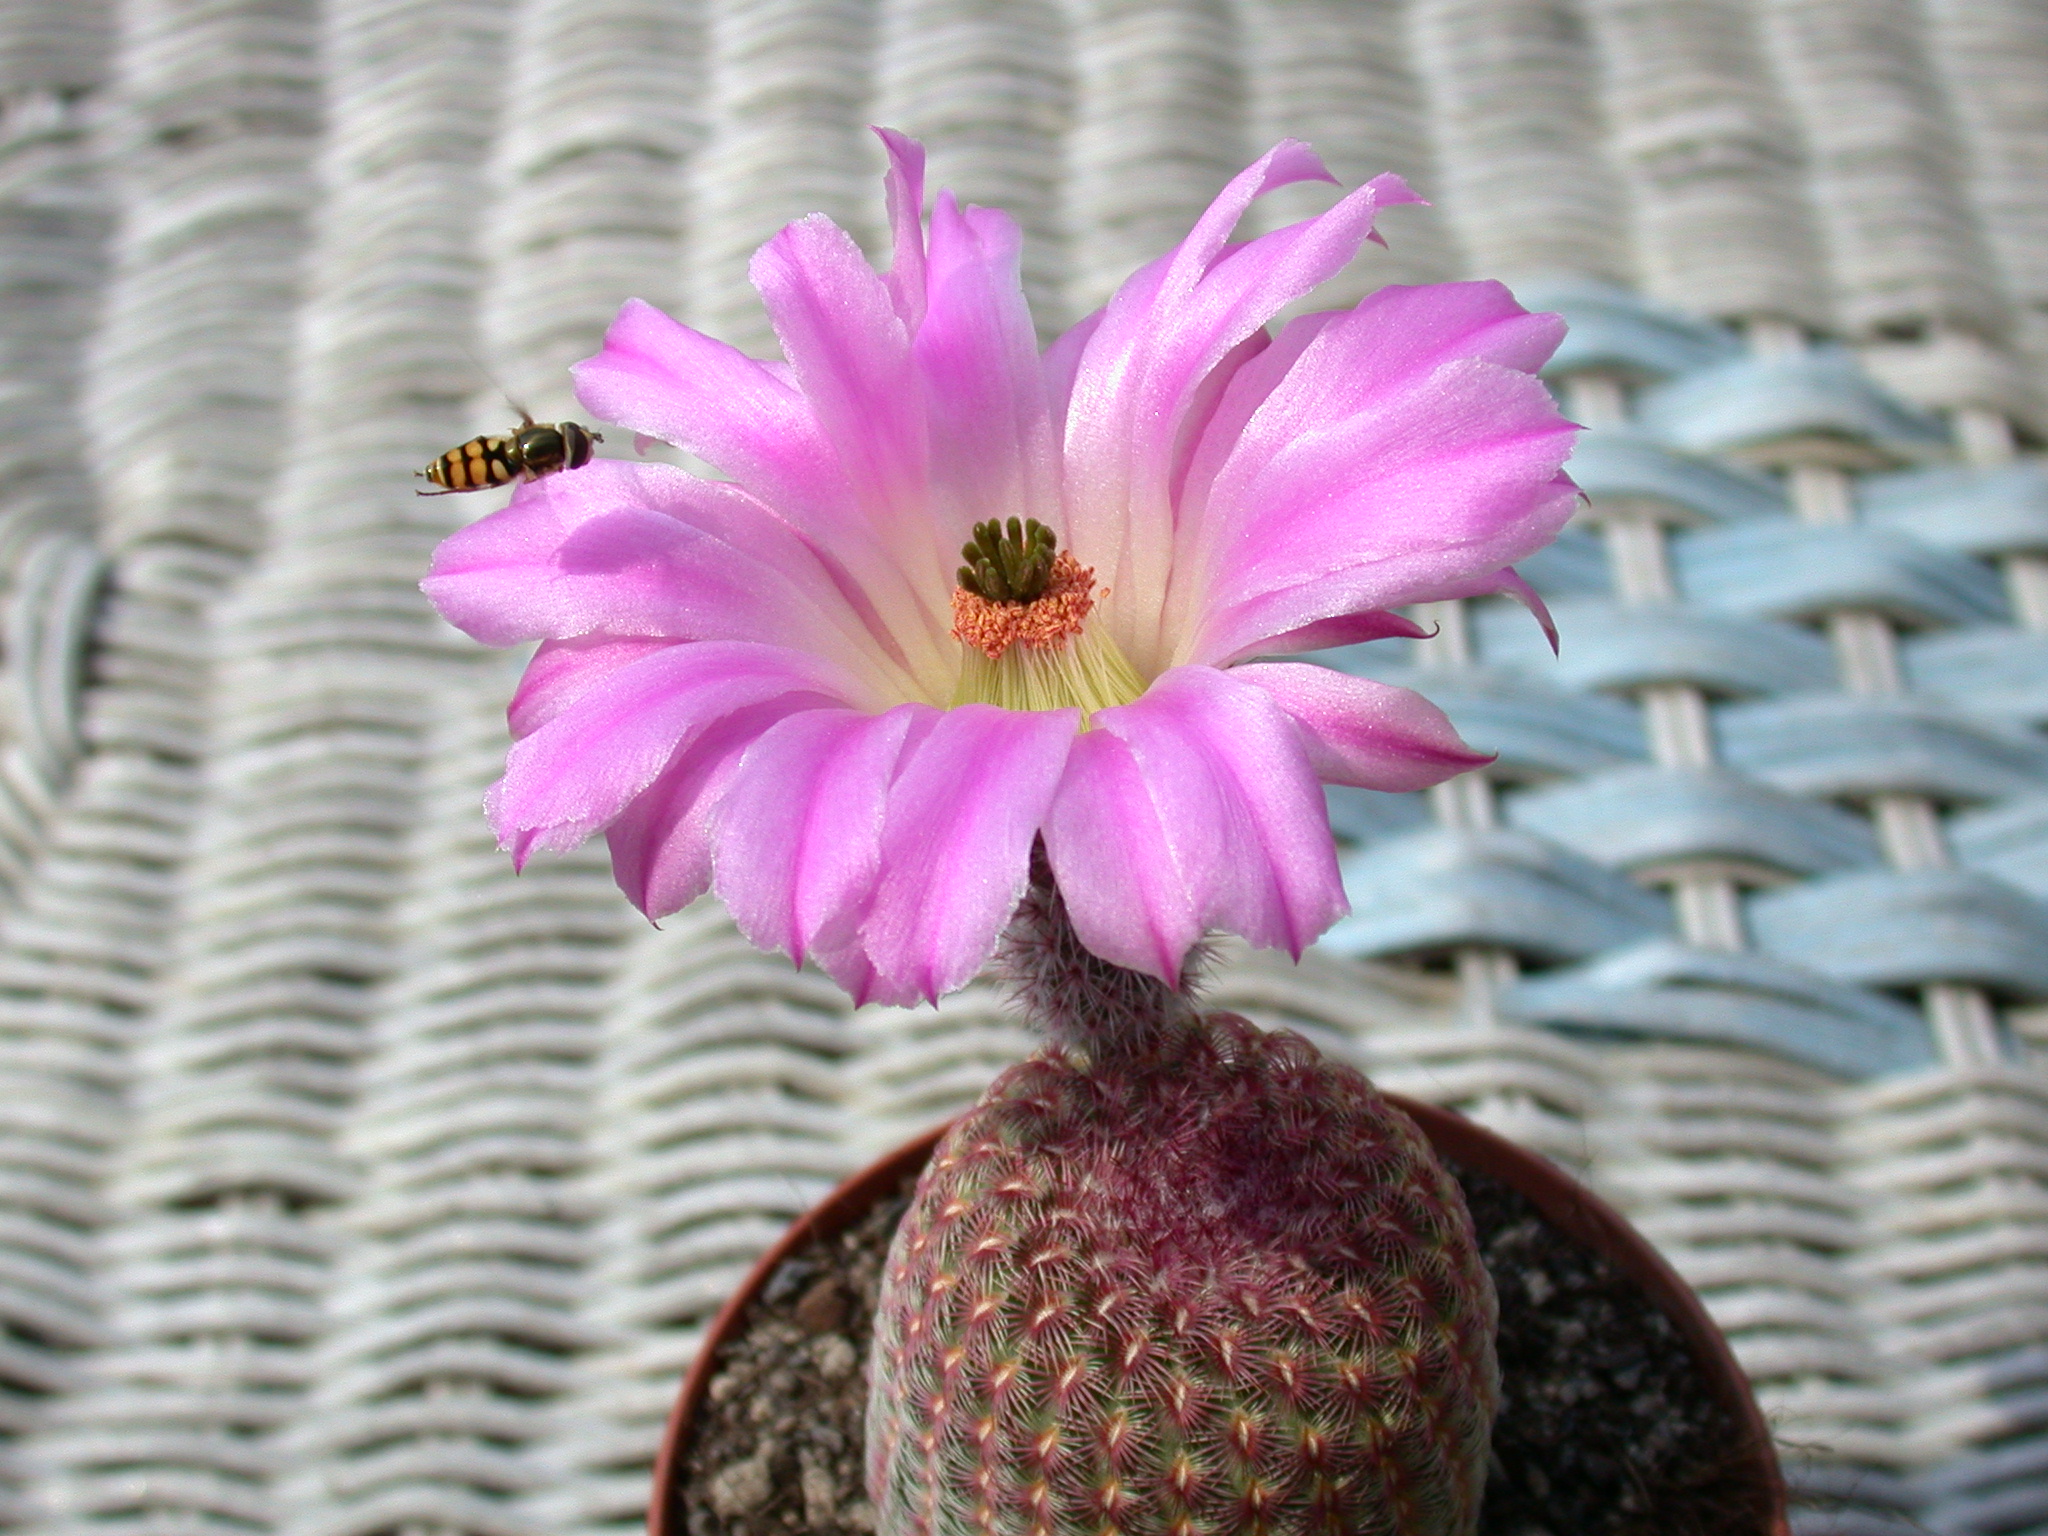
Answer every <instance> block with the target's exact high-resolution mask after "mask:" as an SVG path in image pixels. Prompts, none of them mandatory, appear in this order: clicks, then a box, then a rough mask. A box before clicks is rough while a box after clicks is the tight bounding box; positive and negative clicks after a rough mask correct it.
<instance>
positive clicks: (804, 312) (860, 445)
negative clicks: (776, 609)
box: [748, 214, 959, 686]
mask: <svg viewBox="0 0 2048 1536" xmlns="http://www.w3.org/2000/svg"><path fill="white" fill-rule="evenodd" d="M748 270H749V272H750V273H751V275H752V277H753V280H754V286H755V287H756V288H758V289H760V291H761V299H762V302H763V303H764V304H766V305H767V308H768V317H769V319H770V320H771V321H772V322H773V323H774V326H775V334H776V335H777V337H779V338H780V339H781V342H782V350H783V353H784V355H785V356H787V357H788V359H789V364H790V367H791V369H792V370H793V372H794V374H795V377H796V379H797V382H798V384H799V386H800V387H801V388H802V390H803V395H804V398H805V399H806V400H808V401H809V402H810V404H811V408H812V409H813V410H814V411H815V412H816V413H817V419H818V422H819V425H820V426H821V428H822V429H823V431H824V433H825V436H826V438H827V439H828V440H829V441H830V442H831V444H832V448H833V451H834V453H835V454H836V456H837V458H838V460H839V465H840V469H841V471H842V473H843V475H844V477H845V482H846V484H847V485H848V486H849V488H850V489H851V492H852V507H853V509H854V510H853V511H852V513H851V514H850V515H849V517H848V519H847V520H846V521H845V522H844V523H843V525H842V526H840V527H839V528H837V529H835V530H834V531H833V533H832V534H831V536H830V538H829V540H828V542H827V547H828V548H829V549H830V551H831V553H832V554H833V555H835V556H836V557H837V558H839V559H840V560H842V561H844V562H845V564H846V567H847V569H848V570H849V571H850V572H852V573H853V575H854V577H855V578H856V579H857V580H858V581H859V583H860V585H861V588H862V589H863V590H864V591H865V592H866V593H867V594H868V596H869V597H870V598H871V599H872V601H873V602H874V604H875V606H876V607H877V608H878V609H879V610H880V611H882V612H883V613H884V614H887V615H890V616H891V631H892V633H893V634H895V635H896V637H897V638H898V640H899V641H900V642H901V643H903V644H904V645H906V646H907V647H912V648H914V650H915V654H913V655H912V658H911V660H912V664H913V665H914V666H919V667H921V668H923V669H924V670H923V674H922V675H925V676H926V678H927V681H928V682H929V683H932V684H933V685H934V686H935V685H936V679H937V677H938V675H939V673H940V672H947V671H949V669H950V667H951V666H952V664H953V658H954V657H955V656H956V655H957V646H956V645H955V643H954V642H953V640H952V639H951V638H950V633H951V629H952V616H951V611H950V598H951V594H952V591H953V572H954V567H955V566H956V565H957V564H958V555H957V552H956V551H957V547H958V543H959V541H958V540H957V539H955V540H949V539H947V538H946V537H945V535H944V533H943V531H942V530H940V529H939V528H938V527H936V526H935V524H934V523H933V520H932V518H931V517H930V515H929V514H928V513H927V511H926V487H927V476H928V472H927V459H928V446H927V442H926V423H925V409H926V402H925V398H924V391H923V389H922V388H921V386H920V382H919V378H918V374H917V369H916V367H915V364H914V363H913V360H912V358H911V348H910V341H911V338H910V332H909V330H908V329H907V328H906V327H905V325H904V323H903V321H902V319H901V318H900V317H899V316H898V315H897V313H896V310H895V306H894V303H893V302H892V300H891V298H890V296H889V288H888V285H887V284H886V283H884V282H883V280H882V279H881V278H880V277H879V276H877V275H876V273H875V271H874V270H873V269H872V268H871V267H869V266H868V264H867V260H866V258H865V257H863V256H862V255H861V252H860V247H859V246H857V245H855V244H854V242H853V237H852V236H850V235H848V234H847V233H846V231H845V230H843V229H841V228H839V226H838V225H836V224H834V223H833V222H832V221H831V220H830V219H827V218H825V217H824V216H823V215H822V214H813V215H812V216H811V217H809V218H805V219H799V220H797V222H796V223H794V224H791V225H789V226H788V227H787V228H785V229H783V230H782V231H781V233H779V234H777V235H776V236H775V238H774V239H772V240H770V241H769V242H768V243H767V244H766V245H764V246H762V247H761V249H760V250H759V251H757V252H756V253H755V255H754V260H753V264H752V266H751V267H750V268H749V269H748Z"/></svg>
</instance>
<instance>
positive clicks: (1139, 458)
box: [1065, 140, 1418, 668]
mask: <svg viewBox="0 0 2048 1536" xmlns="http://www.w3.org/2000/svg"><path fill="white" fill-rule="evenodd" d="M1311 177H1318V178H1322V179H1328V173H1327V172H1326V171H1325V170H1324V169H1323V167H1322V162H1321V161H1320V160H1318V159H1317V158H1316V157H1315V155H1314V154H1313V153H1312V152H1310V151H1309V150H1308V148H1307V146H1305V145H1302V144H1299V143H1296V142H1294V141H1292V140H1289V141H1286V142H1284V143H1282V144H1280V145H1278V146H1277V147H1275V148H1274V149H1273V150H1272V151H1270V152H1269V153H1268V154H1267V155H1265V156H1264V157H1262V158H1261V159H1260V160H1259V161H1258V162H1256V163H1255V164H1254V165H1252V166H1251V167H1250V168H1249V169H1247V170H1246V171H1244V172H1243V173H1242V174H1240V175H1239V176H1238V177H1237V178H1236V179H1235V180H1233V181H1232V182H1231V183H1230V185H1229V186H1228V187H1226V188H1225V189H1224V191H1223V193H1222V195H1220V196H1219V197H1218V198H1217V200H1216V202H1215V203H1214V204H1213V205H1212V206H1211V207H1210V209H1209V211H1208V212H1207V213H1205V214H1204V215H1203V217H1202V219H1201V220H1200V221H1199V222H1198V223H1197V224H1196V226H1195V229H1194V231H1193V232H1192V233H1191V234H1190V235H1189V236H1188V238H1187V239H1186V240H1185V241H1183V242H1182V243H1181V245H1180V246H1179V247H1178V248H1177V249H1176V250H1175V251H1174V252H1173V253H1172V255H1171V256H1170V257H1169V258H1168V259H1167V260H1166V261H1165V263H1164V264H1163V265H1162V264H1160V263H1154V264H1153V265H1152V266H1150V267H1148V268H1146V269H1145V270H1144V271H1142V272H1140V273H1139V274H1138V275H1137V276H1136V277H1134V278H1133V279H1132V280H1131V281H1130V282H1128V283H1126V284H1125V285H1124V287H1123V288H1122V289H1120V290H1119V291H1118V293H1117V295H1116V296H1115V297H1114V298H1113V299H1111V300H1110V303H1109V306H1108V309H1107V312H1106V313H1105V315H1104V318H1103V322H1102V324H1101V326H1100V327H1099V328H1098V329H1097V330H1096V332H1095V334H1094V336H1093V337H1092V338H1091V339H1090V340H1089V342H1088V345H1087V348H1086V350H1085V352H1084V353H1083V356H1082V359H1081V364H1080V368H1079V370H1078V372H1077V374H1076V377H1075V381H1074V388H1073V394H1072V401H1071V406H1070V409H1069V413H1068V416H1067V423H1066V443H1065V448H1066V468H1067V492H1068V508H1069V516H1070V517H1071V518H1072V520H1073V528H1074V535H1075V537H1074V549H1075V554H1076V556H1077V557H1078V558H1079V559H1080V560H1081V561H1082V563H1083V564H1085V565H1090V566H1092V567H1094V568H1095V570H1096V571H1097V572H1098V573H1099V574H1100V575H1102V576H1103V577H1104V578H1105V580H1106V581H1107V582H1108V585H1109V586H1110V589H1111V592H1112V598H1111V600H1110V602H1109V604H1108V605H1107V608H1106V614H1107V618H1108V622H1109V623H1110V627H1111V630H1112V633H1113V634H1114V635H1115V638H1116V639H1117V641H1118V642H1119V644H1121V645H1122V646H1123V648H1124V650H1125V652H1126V654H1128V655H1129V656H1130V657H1131V659H1132V660H1133V661H1134V662H1135V663H1137V664H1138V665H1139V666H1140V667H1141V668H1145V667H1148V666H1151V665H1153V664H1154V663H1155V662H1156V661H1157V660H1158V658H1159V635H1158V624H1159V605H1160V601H1161V600H1162V599H1163V596H1164V594H1165V592H1166V586H1167V579H1168V575H1169V572H1170V569H1171V563H1172V548H1173V531H1174V508H1173V503H1172V497H1171V486H1172V480H1173V475H1174V470H1175V467H1176V463H1177V461H1178V460H1179V459H1180V456H1181V454H1182V452H1183V450H1184V449H1185V448H1186V447H1187V446H1188V444H1187V439H1186V437H1185V428H1186V426H1187V417H1188V414H1189V412H1190V411H1191V409H1192V408H1193V407H1194V406H1195V404H1196V402H1197V401H1198V399H1199V398H1200V392H1201V386H1202V383H1203V381H1204V379H1205V378H1206V377H1207V376H1208V374H1209V373H1210V371H1211V370H1213V369H1214V368H1216V367H1217V366H1218V365H1219V364H1221V363H1222V362H1223V361H1224V359H1225V358H1226V357H1227V356H1228V355H1229V354H1230V353H1231V351H1232V350H1233V349H1234V348H1236V347H1238V346H1239V345H1240V344H1241V343H1243V342H1244V341H1245V340H1246V339H1247V338H1248V337H1250V336H1251V335H1252V334H1253V333H1254V332H1256V331H1257V330H1259V329H1260V328H1261V327H1262V326H1264V325H1265V323H1266V322H1267V321H1268V320H1270V319H1272V318H1273V316H1274V315H1275V314H1277V313H1278V312H1279V311H1280V310H1281V309H1283V308H1284V307H1285V306H1286V305H1288V304H1290V303H1292V302H1293V301H1294V300H1295V299H1297V298H1299V297H1301V296H1302V295H1303V294H1305V293H1307V292H1308V291H1309V290H1310V289H1311V288H1313V287H1315V285H1316V284H1317V283H1320V282H1321V281H1323V279H1325V278H1327V277H1329V276H1331V275H1333V274H1334V273H1336V272H1337V271H1338V270H1340V269H1341V268H1342V267H1343V266H1344V264H1345V263H1346V262H1348V261H1350V259H1351V258H1352V257H1353V256H1354V255H1356V254H1357V251H1358V248H1359V246H1360V245H1361V244H1362V243H1363V242H1364V241H1365V239H1366V237H1367V235H1368V234H1369V233H1370V231H1371V229H1372V223H1373V218H1374V216H1375V214H1376V213H1377V211H1378V209H1379V208H1381V207H1382V206H1385V205H1387V204H1389V203H1396V202H1413V201H1418V199H1417V198H1416V197H1415V194H1414V193H1412V192H1410V191H1409V190H1408V188H1407V186H1406V185H1405V184H1404V183H1403V182H1402V181H1401V179H1400V178H1399V177H1396V176H1383V177H1380V178H1378V179H1377V180H1375V181H1373V182H1371V183H1369V184H1368V185H1366V186H1364V187H1361V188H1359V189H1358V190H1357V191H1355V192H1353V193H1352V194H1350V195H1349V196H1348V197H1345V198H1344V199H1342V200H1341V201H1339V202H1338V203H1337V204H1336V206H1335V207H1333V208H1331V209H1330V210H1329V211H1328V212H1327V213H1324V214H1321V215H1320V216H1318V217H1316V218H1313V219H1308V220H1304V221H1303V222H1301V223H1299V224H1294V225H1290V226H1288V227H1287V228H1285V229H1281V230H1276V231H1274V232H1273V233H1271V234H1267V235H1262V236H1260V237H1259V238H1257V239H1255V240H1251V241H1248V242H1246V243H1245V244H1243V245H1240V246H1234V247H1227V246H1226V242H1227V240H1228V238H1229V234H1230V231H1231V229H1232V228H1233V227H1234V226H1235V224H1236V222H1237V220H1238V218H1239V216H1240V215H1241V214H1242V213H1243V212H1244V210H1245V208H1246V207H1247V206H1248V205H1249V204H1250V202H1251V201H1252V199H1253V198H1255V197H1257V196H1258V195H1259V194H1260V193H1262V192H1265V191H1267V190H1270V189H1271V188H1273V187H1276V186H1281V185H1285V184H1286V183H1288V182H1293V181H1301V180H1305V179H1309V178H1311Z"/></svg>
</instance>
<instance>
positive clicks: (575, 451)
mask: <svg viewBox="0 0 2048 1536" xmlns="http://www.w3.org/2000/svg"><path fill="white" fill-rule="evenodd" d="M603 441H604V438H603V437H602V436H600V435H599V434H598V433H596V432H592V431H590V430H588V429H587V428H585V427H582V426H580V425H578V424H577V423H576V422H573V421H535V420H534V419H533V417H532V416H530V415H529V414H528V413H527V412H525V411H521V412H520V413H519V428H518V430H517V431H515V432H512V433H510V434H508V435H506V436H503V437H472V438H471V439H470V440H469V441H468V442H466V443H464V444H462V446H461V447H459V448H450V449H449V450H448V451H447V452H446V453H444V454H442V455H441V457H439V458H438V459H436V460H434V462H433V463H431V464H429V465H428V466H427V467H426V468H425V469H423V470H421V471H419V475H420V477H421V478H424V479H428V480H431V481H433V482H434V484H436V485H438V486H440V487H441V489H440V490H438V491H420V492H417V493H416V494H418V495H421V496H452V495H454V494H455V493H456V492H457V491H481V490H484V489H487V488H488V487H490V486H494V485H509V484H510V483H511V482H512V481H514V480H538V479H540V478H541V477H542V476H543V475H553V474H559V473H560V472H561V471H563V470H565V469H581V468H582V467H583V466H584V465H586V464H588V463H589V462H590V445H591V444H592V443H601V442H603Z"/></svg>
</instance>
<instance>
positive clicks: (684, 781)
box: [605, 694, 816, 919]
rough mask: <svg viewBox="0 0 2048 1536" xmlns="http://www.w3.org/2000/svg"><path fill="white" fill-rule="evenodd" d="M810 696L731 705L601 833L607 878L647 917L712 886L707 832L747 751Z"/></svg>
mask: <svg viewBox="0 0 2048 1536" xmlns="http://www.w3.org/2000/svg"><path fill="white" fill-rule="evenodd" d="M815 703H816V698H815V696H806V695H801V694H798V695H790V696H784V697H781V698H777V699H771V700H769V701H768V702H766V703H763V704H754V705H749V706H747V707H745V708H742V709H736V710H734V711H733V712H732V713H731V714H728V715H725V716H723V717H722V718H720V719H718V720H716V721H714V722H713V723H712V724H711V725H709V726H707V727H706V728H705V729H704V730H703V731H701V732H700V733H698V734H697V735H696V736H694V737H693V738H691V739H690V740H689V741H688V742H687V743H686V744H685V745H684V746H683V747H682V748H681V750H679V751H678V752H677V753H676V755H675V756H674V758H673V759H671V760H670V762H669V765H668V766H667V767H666V768H664V769H663V770H662V772H661V776H660V777H659V778H657V779H656V780H655V781H654V782H653V783H652V784H650V785H649V786H648V787H647V788H646V789H645V790H643V791H642V792H641V793H640V794H638V795H636V796H635V797H634V798H633V801H632V803H631V804H630V805H628V806H627V807H626V808H625V810H624V811H623V812H621V813H620V815H619V817H618V819H617V820H616V821H614V822H613V823H612V824H611V826H610V827H609V828H607V829H606V831H605V840H606V842H607V843H609V844H610V846H611V853H612V876H613V878H614V879H616V880H617V881H618V882H619V889H620V890H622V891H624V892H625V893H626V899H627V900H628V901H630V902H632V903H633V905H634V906H636V907H638V908H639V909H640V910H641V911H642V912H644V913H646V914H647V916H648V917H650V918H655V919H659V918H663V917H666V916H668V914H669V913H671V912H680V911H681V910H682V909H683V908H684V907H687V906H688V905H689V904H690V903H691V902H693V901H695V900H696V899H697V898H698V897H699V896H702V895H703V894H704V892H705V891H707V890H708V889H710V886H711V851H712V838H713V836H714V834H715V832H716V829H717V825H718V817H719V812H720V810H721V808H722V802H723V800H724V798H725V795H726V793H727V791H728V790H729V789H730V788H731V787H732V785H733V784H734V782H735V781H736V780H737V778H738V777H739V774H740V765H741V763H742V761H743V760H744V757H745V754H746V752H747V749H748V748H750V747H751V746H753V744H754V743H755V742H756V741H758V740H759V739H760V737H761V735H762V733H763V732H765V731H767V730H769V729H771V728H772V727H773V726H774V725H776V724H777V723H778V722H779V721H781V720H784V719H786V718H787V717H788V716H789V714H790V713H791V711H793V710H805V711H808V710H809V707H810V706H811V705H813V704H815Z"/></svg>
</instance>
